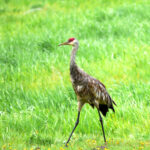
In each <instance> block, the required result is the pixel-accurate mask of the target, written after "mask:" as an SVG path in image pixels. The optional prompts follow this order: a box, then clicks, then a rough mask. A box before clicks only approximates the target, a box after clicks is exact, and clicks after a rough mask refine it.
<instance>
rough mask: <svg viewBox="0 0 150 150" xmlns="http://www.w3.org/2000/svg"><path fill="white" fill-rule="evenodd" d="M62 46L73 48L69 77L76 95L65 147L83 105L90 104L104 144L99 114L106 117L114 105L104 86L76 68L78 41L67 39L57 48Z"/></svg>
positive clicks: (77, 121) (77, 122) (101, 121)
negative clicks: (76, 103)
mask: <svg viewBox="0 0 150 150" xmlns="http://www.w3.org/2000/svg"><path fill="white" fill-rule="evenodd" d="M62 45H71V46H72V47H73V49H72V52H71V60H70V76H71V82H72V86H73V89H74V91H75V94H76V95H77V100H78V117H77V120H76V123H75V126H74V128H73V130H72V132H71V134H70V136H69V138H68V140H67V142H66V146H67V144H68V143H69V141H70V138H71V136H72V134H73V132H74V130H75V129H76V127H77V125H78V124H79V117H80V112H81V109H82V107H83V105H84V104H85V103H88V104H90V105H91V106H92V108H94V107H96V108H97V110H98V114H99V119H100V123H101V126H102V131H103V137H104V142H105V143H106V138H105V132H104V127H103V120H102V117H101V114H100V113H102V114H103V115H104V116H106V113H107V112H108V110H109V109H112V110H113V112H115V110H114V107H113V104H114V105H116V104H115V102H114V101H113V100H112V99H111V97H110V95H109V94H108V92H107V90H106V88H105V86H104V84H102V83H101V82H100V81H99V80H97V79H95V78H93V77H91V76H90V75H88V74H87V73H85V72H84V71H83V70H81V69H80V68H79V67H78V66H77V64H76V62H75V56H76V52H77V50H78V47H79V42H78V40H77V39H75V38H69V39H68V41H67V42H64V43H61V44H59V46H62Z"/></svg>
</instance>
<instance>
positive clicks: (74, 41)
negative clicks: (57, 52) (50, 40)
mask: <svg viewBox="0 0 150 150" xmlns="http://www.w3.org/2000/svg"><path fill="white" fill-rule="evenodd" d="M62 45H71V46H76V45H78V41H77V40H76V39H75V38H69V39H68V41H67V42H64V43H61V44H59V45H58V46H62Z"/></svg>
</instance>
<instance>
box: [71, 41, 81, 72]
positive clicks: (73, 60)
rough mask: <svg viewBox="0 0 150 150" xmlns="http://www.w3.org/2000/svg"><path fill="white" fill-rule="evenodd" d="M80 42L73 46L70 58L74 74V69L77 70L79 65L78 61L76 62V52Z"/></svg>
mask: <svg viewBox="0 0 150 150" xmlns="http://www.w3.org/2000/svg"><path fill="white" fill-rule="evenodd" d="M78 47H79V45H78V43H77V44H75V46H74V47H73V49H72V52H71V60H70V73H71V74H72V73H73V72H74V71H76V69H77V68H78V67H77V65H76V62H75V57H76V52H77V50H78Z"/></svg>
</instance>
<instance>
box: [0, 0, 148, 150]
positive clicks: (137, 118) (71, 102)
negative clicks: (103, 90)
mask: <svg viewBox="0 0 150 150" xmlns="http://www.w3.org/2000/svg"><path fill="white" fill-rule="evenodd" d="M69 37H76V38H77V39H78V40H79V42H80V48H79V51H78V53H77V59H76V60H77V64H78V65H79V66H80V67H81V68H83V69H84V70H85V71H86V72H87V73H89V74H91V75H92V76H94V77H96V78H98V79H99V80H100V81H102V82H103V83H104V84H105V85H106V87H107V89H108V91H109V93H110V95H111V96H112V98H113V99H114V100H115V102H116V103H117V105H118V106H117V107H115V109H116V113H115V114H114V113H112V112H111V111H110V112H109V113H108V115H107V117H106V118H104V127H105V132H106V137H107V139H108V149H110V150H116V149H117V150H122V149H123V150H129V149H145V150H148V149H150V2H149V0H132V1H131V0H126V1H123V0H120V1H119V0H99V1H97V0H88V1H84V0H63V1H59V0H55V1H54V0H49V1H48V0H45V1H38V0H33V1H32V2H31V0H22V1H20V0H1V1H0V147H1V148H2V147H3V148H5V147H6V148H7V149H9V148H12V149H15V148H16V149H17V150H23V149H24V148H27V149H29V148H34V147H37V146H39V147H42V149H44V150H46V149H48V148H50V149H51V150H58V149H63V148H60V147H63V141H66V140H67V138H68V136H69V133H70V132H71V130H72V128H73V126H74V123H75V120H76V117H77V102H76V97H75V94H74V92H73V89H72V86H71V83H70V77H69V60H70V51H71V47H68V46H66V47H58V46H57V45H58V44H59V43H61V42H64V41H66V40H67V39H68V38H69ZM102 144H103V136H102V131H101V126H100V123H99V120H98V114H97V111H96V110H92V109H91V107H90V106H88V105H86V106H84V108H83V110H82V112H81V120H80V124H79V126H78V128H77V129H76V131H75V134H74V135H73V138H72V140H71V142H70V147H69V148H68V150H69V149H70V150H73V149H75V150H79V149H82V150H88V149H92V148H94V147H96V146H100V145H102Z"/></svg>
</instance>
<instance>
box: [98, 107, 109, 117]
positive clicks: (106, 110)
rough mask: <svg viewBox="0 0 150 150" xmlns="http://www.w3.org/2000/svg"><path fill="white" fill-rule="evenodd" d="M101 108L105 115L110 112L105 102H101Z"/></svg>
mask: <svg viewBox="0 0 150 150" xmlns="http://www.w3.org/2000/svg"><path fill="white" fill-rule="evenodd" d="M99 110H100V111H101V112H102V114H103V116H106V114H107V112H108V106H107V105H104V104H99Z"/></svg>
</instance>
